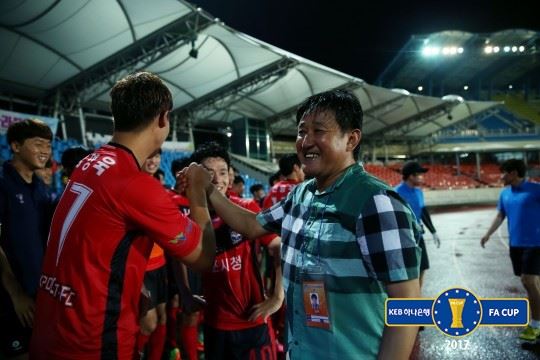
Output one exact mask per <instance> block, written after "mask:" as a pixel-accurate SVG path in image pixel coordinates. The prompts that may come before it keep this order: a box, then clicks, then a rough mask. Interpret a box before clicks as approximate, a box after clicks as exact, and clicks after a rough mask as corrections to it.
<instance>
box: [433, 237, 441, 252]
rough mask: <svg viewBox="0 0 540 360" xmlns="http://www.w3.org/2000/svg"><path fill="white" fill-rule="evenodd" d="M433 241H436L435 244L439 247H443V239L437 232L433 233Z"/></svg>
mask: <svg viewBox="0 0 540 360" xmlns="http://www.w3.org/2000/svg"><path fill="white" fill-rule="evenodd" d="M433 241H435V246H437V249H438V248H440V247H441V239H440V238H439V235H437V233H434V234H433Z"/></svg>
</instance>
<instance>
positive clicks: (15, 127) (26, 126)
mask: <svg viewBox="0 0 540 360" xmlns="http://www.w3.org/2000/svg"><path fill="white" fill-rule="evenodd" d="M34 137H39V138H43V139H47V140H50V141H52V138H53V133H52V131H51V128H50V127H49V126H48V125H47V124H45V123H44V122H43V121H41V120H37V119H26V120H23V121H19V122H16V123H13V124H11V125H10V126H9V127H8V129H7V134H6V138H7V142H8V144H9V145H11V144H12V143H14V142H17V143H19V144H22V143H24V141H25V140H26V139H31V138H34Z"/></svg>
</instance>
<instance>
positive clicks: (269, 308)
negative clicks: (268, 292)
mask: <svg viewBox="0 0 540 360" xmlns="http://www.w3.org/2000/svg"><path fill="white" fill-rule="evenodd" d="M284 298H285V295H284V294H283V293H281V294H274V295H272V296H270V297H269V298H267V299H265V300H264V301H263V302H261V303H258V304H255V305H253V307H252V308H251V310H250V311H251V315H250V316H249V321H257V319H258V318H259V317H260V316H262V317H263V319H264V322H266V321H267V319H268V317H269V316H270V315H272V314H273V313H275V312H276V311H278V310H279V308H280V307H281V304H283V299H284Z"/></svg>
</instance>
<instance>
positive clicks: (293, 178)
mask: <svg viewBox="0 0 540 360" xmlns="http://www.w3.org/2000/svg"><path fill="white" fill-rule="evenodd" d="M279 173H280V174H282V175H283V176H284V177H285V180H280V181H278V182H277V183H276V184H275V185H273V186H272V187H271V188H270V191H268V195H266V197H265V198H264V201H263V206H262V207H263V209H268V208H269V207H271V206H272V205H274V204H276V203H278V202H280V201H281V200H282V199H284V198H285V197H286V196H287V194H289V193H290V192H291V190H292V189H293V188H294V187H295V186H296V185H297V184H299V183H301V182H302V181H304V177H305V176H304V171H303V170H302V163H301V162H300V159H298V155H296V154H287V155H284V156H283V157H282V158H281V159H279Z"/></svg>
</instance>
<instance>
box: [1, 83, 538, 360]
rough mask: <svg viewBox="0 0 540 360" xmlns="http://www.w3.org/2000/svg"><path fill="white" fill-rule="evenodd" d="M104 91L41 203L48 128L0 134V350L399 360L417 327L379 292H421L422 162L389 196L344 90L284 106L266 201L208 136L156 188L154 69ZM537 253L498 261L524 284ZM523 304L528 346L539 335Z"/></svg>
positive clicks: (162, 116)
mask: <svg viewBox="0 0 540 360" xmlns="http://www.w3.org/2000/svg"><path fill="white" fill-rule="evenodd" d="M111 98H112V102H111V110H112V113H113V116H114V119H115V129H114V134H113V138H112V140H111V142H110V143H109V144H107V145H104V146H102V147H101V148H99V149H97V150H95V151H93V152H92V151H89V150H85V149H82V148H75V149H69V150H67V151H66V152H65V153H64V155H63V157H62V165H63V168H64V176H65V177H64V179H63V180H64V181H63V183H64V185H65V189H64V191H63V194H62V195H61V196H59V197H58V198H57V199H52V198H51V196H50V193H49V192H48V190H47V188H46V186H45V184H44V182H43V181H42V180H40V179H39V178H38V175H37V174H36V173H37V172H38V171H39V170H41V169H44V168H46V167H47V162H48V161H50V156H51V140H52V133H51V131H50V129H49V128H48V127H47V126H46V125H45V124H43V123H41V122H39V121H36V120H26V121H23V122H20V123H16V124H13V125H12V126H11V127H10V128H9V129H8V133H7V138H8V139H7V140H8V143H9V145H10V147H11V150H12V153H13V157H12V159H11V161H7V162H5V163H4V164H3V169H2V174H1V176H0V180H1V184H0V185H1V191H2V194H1V197H0V199H1V203H0V211H1V212H0V220H1V224H2V230H1V243H0V245H1V247H0V265H1V271H2V273H1V280H2V287H1V289H0V291H1V293H0V301H2V303H1V306H2V307H1V311H0V316H1V317H2V318H1V320H2V324H9V325H8V326H6V325H3V326H2V327H1V341H2V344H1V345H2V351H3V353H4V354H5V355H6V356H8V357H10V358H11V357H13V358H26V357H27V356H28V354H29V355H30V357H31V358H36V359H97V358H101V359H115V358H120V359H133V358H145V359H162V358H164V357H167V358H170V359H180V358H185V359H190V360H192V359H198V358H199V352H204V356H205V359H278V358H284V356H285V351H287V354H288V356H289V357H290V358H292V359H313V358H328V359H333V358H336V359H337V358H339V359H346V358H366V359H369V358H376V357H379V358H388V359H399V358H403V359H406V358H408V357H409V355H410V353H411V350H412V346H413V344H414V340H415V338H416V334H417V331H418V328H415V327H407V328H390V327H385V326H384V322H383V315H384V314H383V311H382V310H383V307H384V300H385V298H386V297H387V296H391V297H401V298H404V297H411V298H415V297H419V296H420V284H421V281H419V279H421V276H422V272H423V271H424V270H426V269H427V268H428V266H429V265H428V264H429V262H428V260H427V253H426V250H425V245H423V239H422V234H421V231H420V227H419V225H420V224H421V223H422V222H423V223H424V224H425V225H426V226H427V227H428V229H429V230H430V232H431V233H432V234H433V235H434V239H435V241H436V242H437V244H439V243H440V240H439V238H438V236H437V234H436V231H435V228H434V226H433V224H432V223H431V219H430V217H429V213H427V210H426V208H425V206H424V203H423V196H422V194H421V191H420V190H419V189H417V186H418V185H419V184H420V183H421V176H422V174H423V173H425V172H426V171H427V169H425V168H422V167H421V166H420V165H419V164H418V163H409V164H407V165H406V166H405V167H404V169H403V180H404V182H403V183H402V184H401V185H400V186H398V188H396V189H395V190H394V189H392V188H390V187H388V186H387V185H386V184H384V183H383V182H381V181H380V180H378V179H376V178H375V177H373V176H371V175H369V174H368V173H366V172H365V171H364V169H363V168H362V166H361V165H359V164H358V156H359V144H360V141H361V125H362V124H361V123H362V109H361V107H360V104H359V102H358V99H356V98H355V97H354V95H352V94H350V93H348V92H346V91H340V90H337V91H331V92H327V93H322V94H317V95H314V96H312V97H310V98H308V99H307V100H306V101H305V102H304V103H303V104H302V105H301V106H300V108H299V110H298V114H297V122H298V138H297V143H296V146H297V154H290V155H286V156H284V157H282V158H281V159H280V162H279V167H280V178H275V179H271V180H270V181H272V183H271V187H270V190H269V192H268V194H266V196H263V192H264V190H263V189H262V186H254V187H252V188H251V189H250V190H251V192H252V194H253V198H252V199H244V198H242V197H241V194H242V193H243V180H242V178H241V177H239V176H238V175H237V174H235V173H234V171H232V170H233V169H232V166H231V163H230V158H229V155H228V153H227V151H226V149H225V148H223V147H222V146H220V145H219V144H217V143H214V142H210V143H206V144H204V145H202V146H200V147H198V148H197V149H196V150H195V151H194V152H193V153H192V155H191V156H190V157H189V158H183V159H177V160H175V161H173V164H172V168H171V171H172V173H173V174H174V175H175V176H176V178H177V183H176V184H175V185H174V187H173V188H171V189H164V187H163V184H162V179H163V173H161V174H160V171H161V170H160V158H161V150H160V148H161V145H162V143H163V141H164V140H165V138H166V137H167V135H168V132H169V118H168V117H169V112H170V110H171V108H172V99H171V95H170V92H169V91H168V89H167V88H166V86H165V85H164V84H163V83H162V82H161V80H160V79H159V78H158V77H157V76H155V75H153V74H149V73H137V74H134V75H130V76H127V77H126V78H124V79H122V80H120V81H119V82H118V83H117V84H116V85H115V86H114V88H113V90H112V91H111ZM504 171H506V173H511V174H513V172H517V170H514V168H512V167H510V168H508V167H507V168H504ZM519 174H521V172H520V173H519ZM41 176H44V179H45V180H46V179H47V173H46V174H45V175H43V174H42V175H41ZM276 177H277V176H276ZM305 178H309V180H306V181H305ZM522 178H523V176H521V178H519V179H521V180H522ZM519 179H517V180H519ZM514 180H516V179H514ZM517 180H516V181H517ZM509 184H510V185H513V184H511V183H509ZM516 184H517V185H520V184H521V182H519V184H518V183H517V182H516ZM517 185H516V186H517ZM527 186H528V185H527ZM527 189H529V188H527ZM531 189H532V190H530V192H531V193H532V194H533V195H532V196H533V197H534V196H538V195H537V194H538V190H537V188H536V187H535V186H532V187H531ZM398 194H399V195H398ZM404 199H405V200H404ZM538 199H540V197H539V198H538ZM536 201H537V199H536V198H534V199H533V203H534V206H538V205H537V204H538V202H536ZM539 202H540V201H539ZM513 206H515V205H513ZM500 209H501V208H500ZM501 211H502V210H501ZM504 211H508V209H506V208H505V209H504ZM53 212H54V216H53ZM539 213H540V212H539ZM504 215H506V212H505V213H504ZM509 216H510V215H509ZM498 225H500V223H496V224H494V225H493V226H494V227H495V226H498ZM493 231H494V230H493ZM493 231H492V230H490V233H489V234H491V232H493ZM531 231H534V229H532V230H531ZM486 236H487V235H486ZM487 238H488V237H486V238H485V239H482V245H483V244H484V243H485V242H486V241H487ZM531 244H533V245H534V244H535V243H534V242H531ZM531 244H528V245H527V246H529V245H531ZM537 256H538V255H537V253H536V252H534V253H531V252H529V251H528V249H525V250H523V249H522V250H521V251H520V252H519V254H517V253H516V254H514V255H513V258H512V261H513V263H514V266H515V268H516V266H518V265H516V264H521V263H522V262H523V263H526V264H527V266H525V265H524V266H523V268H524V269H526V271H527V272H531V271H532V272H533V277H532V279H529V278H527V279H528V282H527V283H524V284H525V285H526V288H527V290H529V289H531V288H534V287H535V286H537V285H538V284H537V281H538V276H537V275H538V269H537V267H534V266H529V265H528V264H530V263H531V262H532V261H536V260H538V259H537ZM535 263H540V262H535ZM520 271H521V270H520ZM516 274H518V273H517V272H516ZM519 275H521V272H519ZM285 290H286V291H285ZM533 296H535V295H534V293H533ZM285 300H286V301H285ZM531 306H537V304H536V303H535V302H534V299H533V300H532V301H531ZM532 314H533V318H534V319H533V322H532V323H531V326H532V327H531V328H530V329H529V328H527V329H526V331H528V332H529V333H530V334H532V335H530V334H529V335H530V336H529V337H530V339H527V340H535V339H536V338H537V337H538V336H539V335H540V333H539V332H540V331H538V330H537V329H538V328H539V326H538V325H539V324H538V319H537V313H536V310H534V311H533V312H532ZM201 324H202V325H201ZM200 326H202V328H203V337H202V339H203V344H202V343H200V341H199V327H200ZM535 329H536V330H535ZM180 349H181V350H180Z"/></svg>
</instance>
